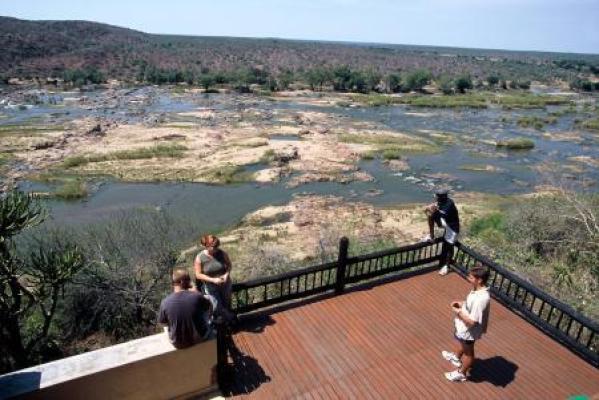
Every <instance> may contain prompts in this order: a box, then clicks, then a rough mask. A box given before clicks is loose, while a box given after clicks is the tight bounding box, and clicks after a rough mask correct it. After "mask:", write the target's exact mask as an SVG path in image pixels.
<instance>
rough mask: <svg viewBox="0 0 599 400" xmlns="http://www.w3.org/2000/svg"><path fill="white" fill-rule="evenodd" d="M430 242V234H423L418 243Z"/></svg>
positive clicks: (431, 240) (431, 239)
mask: <svg viewBox="0 0 599 400" xmlns="http://www.w3.org/2000/svg"><path fill="white" fill-rule="evenodd" d="M432 242H433V238H432V237H431V235H426V236H423V237H422V239H420V243H432Z"/></svg>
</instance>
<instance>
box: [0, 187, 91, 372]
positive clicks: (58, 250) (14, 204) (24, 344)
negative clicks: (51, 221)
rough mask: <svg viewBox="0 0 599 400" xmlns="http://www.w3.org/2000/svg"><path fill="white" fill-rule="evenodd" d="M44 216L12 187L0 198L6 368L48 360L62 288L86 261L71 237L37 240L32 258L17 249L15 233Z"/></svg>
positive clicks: (0, 323) (0, 330)
mask: <svg viewBox="0 0 599 400" xmlns="http://www.w3.org/2000/svg"><path fill="white" fill-rule="evenodd" d="M45 216H46V213H45V212H44V210H43V209H42V208H41V207H40V205H39V203H38V202H37V201H35V200H34V199H33V198H32V197H30V196H27V195H25V194H23V193H22V192H18V191H13V192H10V193H8V194H7V195H5V196H4V197H2V198H1V199H0V338H1V339H2V340H0V349H1V350H2V354H3V356H2V357H3V360H2V361H3V362H2V364H3V367H4V368H5V369H19V368H24V367H27V366H28V365H31V364H33V363H36V362H39V361H42V360H44V358H45V354H47V352H48V350H49V348H50V344H51V342H52V341H51V335H50V329H51V327H52V323H53V320H54V317H55V315H56V311H57V307H58V305H59V302H60V301H61V293H64V288H65V286H66V285H67V284H68V283H69V282H71V281H72V279H73V277H74V276H75V275H76V274H77V273H78V272H79V270H81V269H82V268H83V267H84V265H85V260H84V257H83V255H82V253H81V252H80V251H79V249H78V248H77V247H76V246H73V245H71V244H68V243H53V244H51V245H48V244H47V243H39V248H38V249H37V250H36V251H34V252H32V253H31V254H30V255H29V257H28V259H26V260H25V259H22V258H21V257H19V256H18V255H17V254H16V248H15V244H14V241H13V238H14V237H15V236H17V235H18V234H19V233H21V232H22V231H24V230H26V229H28V228H31V227H34V226H36V225H39V224H40V223H42V221H43V220H44V218H45Z"/></svg>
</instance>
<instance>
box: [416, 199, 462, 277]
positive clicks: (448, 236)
mask: <svg viewBox="0 0 599 400" xmlns="http://www.w3.org/2000/svg"><path fill="white" fill-rule="evenodd" d="M435 197H436V199H437V202H436V203H432V204H429V205H428V206H426V208H425V209H424V211H425V213H426V215H427V217H428V229H429V234H428V235H427V236H425V237H424V238H423V241H426V242H432V241H433V239H434V238H435V223H436V224H437V226H439V227H443V228H444V229H445V232H444V233H443V247H442V249H441V265H442V267H441V270H440V271H439V274H440V275H447V273H448V272H449V264H450V263H451V259H452V257H453V246H454V245H455V243H456V242H457V240H458V235H459V233H460V217H459V215H458V209H457V207H456V206H455V203H454V202H453V200H452V199H450V198H449V196H448V191H447V190H445V189H439V190H437V191H436V192H435Z"/></svg>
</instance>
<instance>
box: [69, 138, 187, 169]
mask: <svg viewBox="0 0 599 400" xmlns="http://www.w3.org/2000/svg"><path fill="white" fill-rule="evenodd" d="M185 150H187V147H185V146H183V145H180V144H169V145H166V144H159V145H156V146H153V147H146V148H141V149H134V150H123V151H116V152H113V153H107V154H92V155H87V156H74V157H69V158H67V159H66V160H64V161H63V163H62V166H63V168H74V167H79V166H81V165H86V164H89V163H96V162H103V161H115V160H141V159H147V158H160V157H164V158H178V157H181V156H182V155H183V153H184V152H185Z"/></svg>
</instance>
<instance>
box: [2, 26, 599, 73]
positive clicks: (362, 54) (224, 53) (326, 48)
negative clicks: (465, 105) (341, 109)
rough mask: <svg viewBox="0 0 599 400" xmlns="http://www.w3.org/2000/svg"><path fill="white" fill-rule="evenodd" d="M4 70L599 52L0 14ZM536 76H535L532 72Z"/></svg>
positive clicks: (484, 66) (381, 63)
mask: <svg viewBox="0 0 599 400" xmlns="http://www.w3.org/2000/svg"><path fill="white" fill-rule="evenodd" d="M0 48H1V49H2V51H0V75H3V76H4V77H47V76H60V75H61V74H62V72H63V71H64V70H65V69H76V68H85V67H94V68H98V69H100V70H102V71H103V72H104V73H105V74H106V76H108V77H114V78H119V79H133V78H134V77H135V74H136V72H137V70H138V65H139V64H140V63H148V64H152V65H154V66H156V67H158V68H172V69H179V70H184V69H189V70H198V71H217V70H233V69H237V68H247V67H254V68H259V69H268V70H269V71H271V72H275V73H276V72H279V71H282V70H285V69H290V70H293V71H298V70H300V71H301V70H304V69H309V68H312V67H315V66H321V65H323V64H325V65H326V64H328V65H340V64H346V65H349V66H350V67H352V68H360V69H368V68H373V69H377V70H379V71H380V72H390V71H397V70H413V69H416V68H427V69H429V70H430V71H431V72H433V73H434V74H442V73H451V72H456V71H457V72H459V73H470V74H472V75H474V76H484V74H486V73H488V72H489V71H493V72H494V73H502V71H504V70H505V71H506V72H510V73H514V72H516V73H517V72H518V69H519V68H521V67H522V66H523V65H524V66H528V67H530V66H538V65H548V66H552V65H553V64H552V63H553V61H554V60H560V59H582V60H587V61H590V62H593V63H599V55H585V54H568V53H547V52H523V51H508V50H485V49H462V48H450V47H434V46H412V45H394V44H380V43H349V42H330V41H307V40H291V39H276V38H266V39H254V38H233V37H207V36H176V35H156V34H148V33H143V32H139V31H135V30H132V29H127V28H121V27H116V26H112V25H107V24H102V23H96V22H88V21H27V20H20V19H17V18H11V17H0ZM531 78H535V77H534V76H532V77H531Z"/></svg>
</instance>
